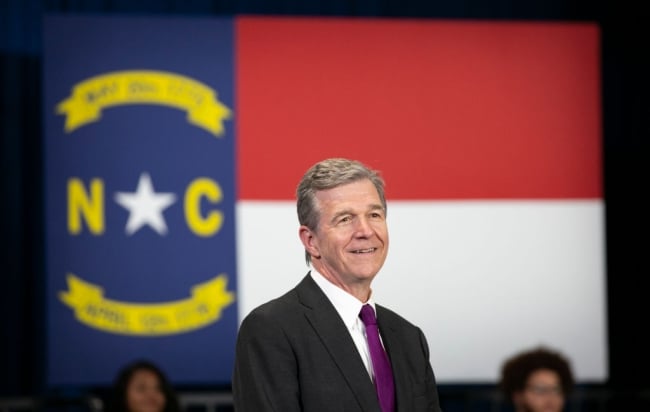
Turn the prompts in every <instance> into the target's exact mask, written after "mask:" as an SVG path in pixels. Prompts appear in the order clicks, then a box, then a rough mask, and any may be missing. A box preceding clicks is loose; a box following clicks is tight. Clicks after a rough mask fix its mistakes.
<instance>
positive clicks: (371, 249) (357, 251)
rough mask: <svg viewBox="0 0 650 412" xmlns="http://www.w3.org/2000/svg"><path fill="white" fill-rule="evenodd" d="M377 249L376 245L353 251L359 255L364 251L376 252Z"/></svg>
mask: <svg viewBox="0 0 650 412" xmlns="http://www.w3.org/2000/svg"><path fill="white" fill-rule="evenodd" d="M375 250H377V248H376V247H371V248H368V249H358V250H353V251H352V253H356V254H357V255H360V254H362V253H372V252H374V251H375Z"/></svg>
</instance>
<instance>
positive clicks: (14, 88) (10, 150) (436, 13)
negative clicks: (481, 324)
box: [0, 0, 650, 396]
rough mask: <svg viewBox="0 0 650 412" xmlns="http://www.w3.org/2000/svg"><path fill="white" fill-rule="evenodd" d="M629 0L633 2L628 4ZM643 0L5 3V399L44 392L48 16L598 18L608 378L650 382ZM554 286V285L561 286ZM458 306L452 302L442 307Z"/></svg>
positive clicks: (1, 390)
mask: <svg viewBox="0 0 650 412" xmlns="http://www.w3.org/2000/svg"><path fill="white" fill-rule="evenodd" d="M633 3H634V4H633ZM642 5H643V2H642V1H639V2H625V1H617V2H612V3H605V2H604V1H588V0H546V1H544V0H534V1H515V0H489V1H488V0H446V1H437V2H436V1H431V0H349V1H346V0H320V1H318V0H247V1H235V0H229V1H228V0H194V1H181V0H147V1H137V0H85V1H84V0H76V1H75V0H58V1H54V0H52V1H47V0H40V1H39V0H0V53H1V54H0V59H1V60H0V84H1V89H0V90H1V91H0V131H1V133H2V146H1V160H0V161H1V164H2V176H1V185H0V188H1V192H0V193H1V196H2V197H1V200H2V201H1V202H0V216H1V219H0V220H1V222H2V226H1V227H2V231H1V236H2V237H1V239H2V247H1V248H0V253H1V256H2V258H1V259H0V302H1V303H0V305H1V306H0V314H1V315H2V322H1V326H0V328H1V332H2V334H1V335H0V336H2V338H0V341H1V342H2V343H1V346H0V396H18V395H33V394H39V393H41V392H42V391H43V390H44V387H43V382H44V377H45V373H46V371H45V370H44V364H45V362H44V356H43V352H44V349H45V348H44V343H43V342H44V326H45V324H46V323H45V319H44V317H45V316H46V314H45V313H44V303H43V302H44V296H43V294H44V280H45V278H44V273H43V253H44V246H43V223H44V222H43V215H44V210H43V207H42V203H43V197H44V196H43V193H42V192H43V176H42V173H43V167H42V158H43V156H42V150H43V148H42V136H41V126H42V125H41V117H42V113H41V110H42V109H41V98H42V97H41V75H42V73H41V67H42V50H41V43H42V39H41V18H42V16H43V15H44V14H45V13H93V14H110V13H120V14H129V13H131V14H144V13H146V14H174V15H206V16H219V15H221V16H223V15H237V14H266V15H294V16H300V15H304V16H307V15H321V16H377V17H406V18H419V17H427V18H441V19H442V18H445V19H526V20H562V21H576V20H578V21H579V20H586V21H596V22H598V23H599V25H600V27H601V34H602V86H603V87H602V90H603V119H604V124H603V130H604V156H605V158H604V164H605V170H604V184H605V204H606V219H607V220H606V222H607V223H606V231H607V232H606V242H607V253H608V254H607V275H608V280H607V283H608V284H607V289H608V296H607V300H608V317H609V347H610V359H609V363H610V379H609V381H608V382H607V383H606V387H607V388H608V389H609V390H612V391H613V392H614V393H616V394H621V396H624V395H627V394H632V395H633V394H636V393H638V392H639V391H641V390H642V389H644V388H646V389H648V388H650V375H649V374H648V373H647V371H648V370H650V360H649V358H650V357H649V356H647V350H648V348H650V339H649V338H647V337H644V335H645V334H646V333H647V332H644V330H645V329H647V326H646V325H647V324H648V320H647V315H648V313H649V311H648V309H647V303H646V302H647V297H648V289H646V288H644V285H646V284H647V282H646V280H645V279H646V278H647V277H648V275H650V270H648V264H647V259H645V255H644V254H645V252H646V249H647V248H648V244H649V243H648V240H647V237H646V233H644V229H646V228H647V225H645V223H646V222H647V218H646V209H647V207H645V201H644V200H643V199H645V197H646V196H647V191H648V187H649V185H648V180H647V176H650V173H648V163H649V162H648V160H649V158H648V155H649V153H650V152H649V151H648V139H649V138H650V127H649V126H648V119H650V110H649V109H650V107H649V104H648V101H649V99H648V92H649V91H650V82H649V80H648V76H650V65H649V64H648V63H647V60H648V59H647V56H645V55H646V54H647V53H648V41H649V40H650V19H649V18H648V15H647V14H644V11H643V6H642ZM558 287H561V285H558ZM449 311H453V308H449Z"/></svg>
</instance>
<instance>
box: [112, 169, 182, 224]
mask: <svg viewBox="0 0 650 412" xmlns="http://www.w3.org/2000/svg"><path fill="white" fill-rule="evenodd" d="M114 199H115V201H116V202H117V203H118V204H119V205H120V206H122V207H123V208H125V209H127V210H128V211H129V220H128V221H127V222H126V228H125V231H126V234H127V235H132V234H133V233H135V232H136V231H137V230H139V229H140V228H141V227H142V226H144V225H149V226H151V227H152V228H153V230H155V231H156V232H158V234H159V235H165V234H166V233H167V224H166V223H165V219H164V218H163V215H162V211H163V210H164V209H166V208H168V207H169V206H171V204H172V203H174V202H175V201H176V195H175V194H174V193H156V192H154V190H153V184H152V183H151V177H149V174H148V173H142V174H141V175H140V180H138V188H137V189H136V191H135V193H126V192H117V193H115V197H114Z"/></svg>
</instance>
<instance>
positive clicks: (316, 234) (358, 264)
mask: <svg viewBox="0 0 650 412" xmlns="http://www.w3.org/2000/svg"><path fill="white" fill-rule="evenodd" d="M316 204H317V207H318V209H319V211H320V220H319V224H318V229H317V230H316V231H312V230H310V229H309V228H307V227H306V226H301V227H300V239H301V240H302V242H303V244H304V246H305V248H306V250H307V251H308V252H309V253H310V254H311V255H312V265H313V266H314V268H315V269H316V270H318V271H319V272H320V273H321V274H323V276H325V277H326V278H327V279H329V280H330V281H331V282H332V283H334V284H335V285H338V286H339V287H341V288H342V289H344V290H347V291H348V292H350V293H352V294H353V295H355V296H357V297H358V298H360V299H361V300H364V298H363V297H360V296H358V294H357V293H355V291H358V290H360V289H363V288H366V289H367V288H369V286H370V282H371V281H372V279H373V278H374V277H375V275H376V274H377V272H378V271H379V269H381V267H382V265H383V264H384V261H385V260H386V255H387V253H388V227H387V225H386V211H385V210H384V208H383V207H382V204H381V200H380V199H379V195H378V194H377V190H376V189H375V186H374V185H373V184H372V182H371V181H370V180H367V179H365V180H360V181H357V182H353V183H348V184H346V185H343V186H339V187H336V188H333V189H328V190H322V191H319V192H317V193H316ZM366 295H367V293H366ZM365 298H367V296H366V297H365Z"/></svg>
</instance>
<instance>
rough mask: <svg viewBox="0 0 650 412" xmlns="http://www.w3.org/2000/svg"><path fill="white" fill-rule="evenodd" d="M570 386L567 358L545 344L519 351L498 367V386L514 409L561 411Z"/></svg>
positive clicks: (544, 411) (569, 368)
mask: <svg viewBox="0 0 650 412" xmlns="http://www.w3.org/2000/svg"><path fill="white" fill-rule="evenodd" d="M573 385H574V379H573V373H572V372H571V366H570V364H569V361H568V360H567V359H566V358H565V357H564V356H562V355H561V354H560V353H559V352H556V351H553V350H551V349H548V348H545V347H539V348H535V349H531V350H527V351H523V352H520V353H518V354H516V355H514V356H512V357H511V358H509V359H507V360H506V361H505V362H504V364H503V367H502V369H501V382H500V386H501V389H502V391H503V393H504V395H505V397H506V399H508V400H510V401H511V402H512V404H513V406H514V408H515V412H561V411H563V410H564V404H565V401H566V397H567V396H568V395H569V394H570V393H571V391H572V390H573Z"/></svg>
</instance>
